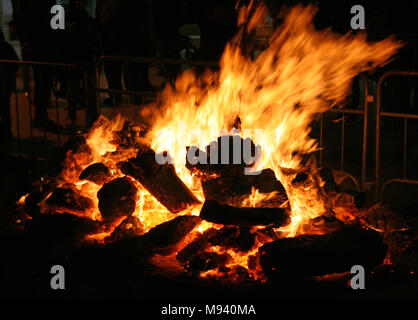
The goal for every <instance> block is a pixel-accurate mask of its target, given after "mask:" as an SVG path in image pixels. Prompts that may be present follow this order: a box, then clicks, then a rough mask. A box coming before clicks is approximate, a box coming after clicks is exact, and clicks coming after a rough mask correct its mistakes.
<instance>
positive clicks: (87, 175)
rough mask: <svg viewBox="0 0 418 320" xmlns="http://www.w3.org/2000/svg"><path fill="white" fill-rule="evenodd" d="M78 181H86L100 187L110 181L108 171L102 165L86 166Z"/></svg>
mask: <svg viewBox="0 0 418 320" xmlns="http://www.w3.org/2000/svg"><path fill="white" fill-rule="evenodd" d="M79 179H80V180H88V181H91V182H93V183H95V184H98V185H102V184H104V183H107V182H109V180H111V179H112V175H111V174H110V170H109V168H108V167H106V166H105V165H104V164H103V163H95V164H92V165H91V166H88V167H87V168H86V169H84V170H83V172H82V173H81V174H80V176H79Z"/></svg>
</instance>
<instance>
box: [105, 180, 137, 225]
mask: <svg viewBox="0 0 418 320" xmlns="http://www.w3.org/2000/svg"><path fill="white" fill-rule="evenodd" d="M137 193H138V189H137V188H136V187H135V185H134V184H133V182H132V181H130V180H129V179H128V178H127V177H123V178H116V179H114V180H112V181H110V182H108V183H106V184H104V185H103V187H102V188H101V189H100V191H99V192H98V193H97V198H98V199H99V210H100V213H101V214H102V218H103V221H104V222H110V223H111V222H113V221H115V220H117V219H120V218H123V217H126V216H129V215H131V214H132V213H133V212H134V211H135V204H136V201H137Z"/></svg>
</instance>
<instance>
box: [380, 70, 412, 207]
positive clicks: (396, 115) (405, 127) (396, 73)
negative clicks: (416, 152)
mask: <svg viewBox="0 0 418 320" xmlns="http://www.w3.org/2000/svg"><path fill="white" fill-rule="evenodd" d="M391 76H403V77H418V72H409V71H389V72H386V73H385V74H383V75H382V76H381V77H380V78H379V80H378V82H377V94H376V95H377V106H376V155H375V157H376V159H375V160H376V163H375V179H376V188H375V192H376V200H383V196H384V192H385V189H386V188H387V187H388V186H389V185H390V184H392V183H406V184H417V185H418V180H413V179H408V178H407V173H406V167H407V166H406V162H407V130H408V119H415V120H418V115H416V114H406V113H395V112H384V111H382V85H383V83H384V81H385V80H386V79H388V78H389V77H391ZM383 117H386V118H398V119H403V155H402V157H403V163H402V177H399V178H392V179H389V180H387V181H385V182H384V183H382V181H381V180H382V177H381V151H382V150H381V120H382V118H383Z"/></svg>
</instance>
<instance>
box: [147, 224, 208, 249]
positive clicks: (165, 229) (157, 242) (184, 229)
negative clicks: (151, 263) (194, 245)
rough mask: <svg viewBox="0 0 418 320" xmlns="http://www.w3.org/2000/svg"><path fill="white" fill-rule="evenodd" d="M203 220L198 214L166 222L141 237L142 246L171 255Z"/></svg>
mask: <svg viewBox="0 0 418 320" xmlns="http://www.w3.org/2000/svg"><path fill="white" fill-rule="evenodd" d="M201 221H202V219H201V218H199V217H196V216H179V217H176V218H174V219H172V220H170V221H167V222H164V223H162V224H160V225H158V226H156V227H155V228H153V229H151V230H150V231H148V233H146V234H144V235H143V236H142V237H141V240H140V241H141V246H143V247H144V248H146V249H148V250H150V251H152V252H154V253H158V254H161V255H169V254H171V253H173V252H175V250H176V249H177V246H178V245H179V244H180V243H181V241H183V240H184V238H185V237H186V236H187V235H188V234H189V233H190V232H191V231H192V230H193V229H194V228H195V227H196V226H197V225H198V224H199V223H200V222H201Z"/></svg>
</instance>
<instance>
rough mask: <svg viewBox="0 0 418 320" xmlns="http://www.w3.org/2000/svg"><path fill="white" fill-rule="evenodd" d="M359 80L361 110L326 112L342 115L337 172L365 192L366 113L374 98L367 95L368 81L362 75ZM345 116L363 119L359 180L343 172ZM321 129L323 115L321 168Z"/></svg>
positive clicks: (320, 163) (333, 110)
mask: <svg viewBox="0 0 418 320" xmlns="http://www.w3.org/2000/svg"><path fill="white" fill-rule="evenodd" d="M360 79H361V80H362V82H363V85H364V108H363V109H345V108H341V109H339V108H335V109H331V110H330V111H328V113H335V114H340V115H342V121H341V153H340V163H339V168H338V170H337V171H338V172H339V173H341V174H343V175H345V176H346V177H347V178H349V179H350V180H352V182H353V183H354V184H355V186H356V188H357V189H358V190H362V191H365V190H366V174H367V138H368V136H367V133H368V122H369V120H368V112H369V103H371V102H373V101H374V97H373V96H372V95H370V94H369V86H368V80H367V78H366V76H365V75H364V74H361V75H360ZM347 114H354V115H360V116H362V117H363V123H362V126H363V132H362V146H361V150H362V151H361V173H360V179H358V178H356V177H355V176H354V175H353V174H351V173H349V172H346V171H345V167H344V164H345V162H344V161H345V137H346V136H345V129H346V128H345V121H344V120H345V116H346V115H347ZM323 129H324V114H321V115H320V133H319V146H320V150H319V165H320V166H322V165H323V162H324V159H323V147H324V144H323V137H324V134H323ZM359 180H360V181H359Z"/></svg>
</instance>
